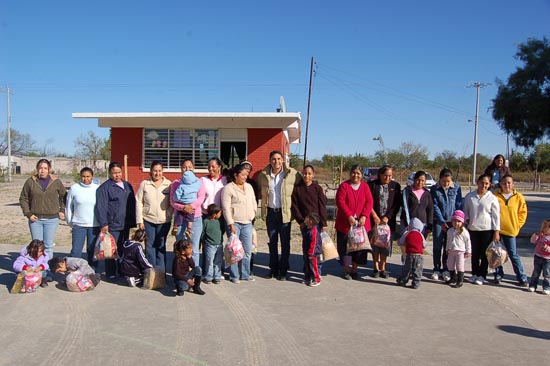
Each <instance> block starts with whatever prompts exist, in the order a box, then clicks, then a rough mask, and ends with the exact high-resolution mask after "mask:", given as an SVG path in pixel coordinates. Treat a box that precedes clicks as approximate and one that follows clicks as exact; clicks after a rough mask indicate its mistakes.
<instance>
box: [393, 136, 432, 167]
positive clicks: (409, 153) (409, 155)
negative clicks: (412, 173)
mask: <svg viewBox="0 0 550 366" xmlns="http://www.w3.org/2000/svg"><path fill="white" fill-rule="evenodd" d="M398 151H400V152H401V154H403V158H404V160H405V161H404V162H403V167H404V168H405V169H415V168H420V167H421V165H422V164H424V163H425V162H426V161H427V160H428V148H427V147H426V146H423V145H421V144H416V143H414V142H412V141H408V142H403V143H401V145H399V148H398Z"/></svg>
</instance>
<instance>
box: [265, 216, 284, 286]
mask: <svg viewBox="0 0 550 366" xmlns="http://www.w3.org/2000/svg"><path fill="white" fill-rule="evenodd" d="M265 221H266V226H267V235H268V237H269V244H268V245H269V268H270V269H271V273H273V274H275V275H281V276H286V272H287V271H288V268H289V258H290V222H283V213H282V212H281V210H280V209H279V211H274V210H272V209H269V208H268V210H267V217H266V220H265ZM279 237H280V238H281V258H280V259H279V242H278V239H279Z"/></svg>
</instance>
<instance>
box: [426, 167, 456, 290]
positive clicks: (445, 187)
mask: <svg viewBox="0 0 550 366" xmlns="http://www.w3.org/2000/svg"><path fill="white" fill-rule="evenodd" d="M430 193H431V195H432V201H433V203H434V222H433V246H434V247H433V262H434V268H433V273H432V279H434V280H438V279H440V278H441V277H442V273H444V275H443V280H444V281H447V280H448V279H449V278H447V277H448V276H449V275H448V273H446V272H448V270H447V252H446V251H445V247H446V244H447V230H448V229H450V228H451V227H453V226H452V223H451V217H452V216H453V212H454V211H456V210H462V190H461V189H460V186H459V185H458V184H457V183H455V182H453V172H452V171H451V170H450V169H448V168H443V169H441V171H440V172H439V181H438V182H437V184H436V185H434V186H432V188H431V190H430ZM442 262H443V263H442Z"/></svg>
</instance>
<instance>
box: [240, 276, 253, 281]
mask: <svg viewBox="0 0 550 366" xmlns="http://www.w3.org/2000/svg"><path fill="white" fill-rule="evenodd" d="M243 281H248V282H254V281H256V279H255V278H254V277H252V276H250V277H248V278H243Z"/></svg>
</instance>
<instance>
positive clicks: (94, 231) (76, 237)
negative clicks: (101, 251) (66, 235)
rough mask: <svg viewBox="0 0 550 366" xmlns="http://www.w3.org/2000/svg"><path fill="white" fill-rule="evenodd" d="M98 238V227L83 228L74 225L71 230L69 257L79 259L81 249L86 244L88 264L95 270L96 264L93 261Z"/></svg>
mask: <svg viewBox="0 0 550 366" xmlns="http://www.w3.org/2000/svg"><path fill="white" fill-rule="evenodd" d="M98 237H99V226H96V227H85V226H78V225H75V226H73V228H72V242H71V254H69V255H70V256H71V257H76V258H80V257H81V256H82V248H83V246H84V242H86V254H87V255H88V264H89V265H90V266H92V267H94V268H97V266H98V263H97V261H94V249H95V243H96V241H97V239H98Z"/></svg>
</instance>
